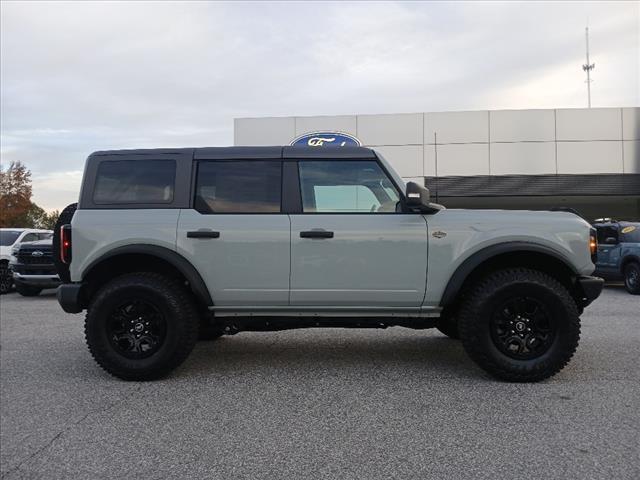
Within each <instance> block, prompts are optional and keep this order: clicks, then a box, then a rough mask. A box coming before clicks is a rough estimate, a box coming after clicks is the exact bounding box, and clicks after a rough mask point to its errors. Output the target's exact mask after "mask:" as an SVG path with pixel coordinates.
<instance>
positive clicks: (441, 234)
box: [431, 230, 447, 238]
mask: <svg viewBox="0 0 640 480" xmlns="http://www.w3.org/2000/svg"><path fill="white" fill-rule="evenodd" d="M431 235H433V236H434V237H436V238H444V237H446V236H447V233H446V232H443V231H441V230H436V231H435V232H433V233H432V234H431Z"/></svg>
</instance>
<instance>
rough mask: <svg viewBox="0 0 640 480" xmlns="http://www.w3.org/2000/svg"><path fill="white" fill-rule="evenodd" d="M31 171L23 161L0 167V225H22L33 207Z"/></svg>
mask: <svg viewBox="0 0 640 480" xmlns="http://www.w3.org/2000/svg"><path fill="white" fill-rule="evenodd" d="M31 205H32V204H31V172H30V171H29V170H28V169H27V167H26V166H25V165H23V164H22V163H21V162H11V164H10V165H9V168H7V170H6V171H3V170H2V168H1V167H0V227H23V226H25V225H21V222H23V221H24V220H25V218H26V216H27V213H28V212H29V210H30V209H31Z"/></svg>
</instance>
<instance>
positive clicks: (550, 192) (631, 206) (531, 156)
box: [234, 108, 640, 220]
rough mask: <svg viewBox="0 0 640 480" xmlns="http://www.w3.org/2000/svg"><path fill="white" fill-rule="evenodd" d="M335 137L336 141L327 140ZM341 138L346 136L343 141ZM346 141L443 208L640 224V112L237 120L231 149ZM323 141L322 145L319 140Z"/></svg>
mask: <svg viewBox="0 0 640 480" xmlns="http://www.w3.org/2000/svg"><path fill="white" fill-rule="evenodd" d="M332 134H333V137H332ZM339 134H343V135H339ZM335 138H339V139H344V138H349V139H352V140H353V142H357V143H360V144H361V145H363V146H367V147H371V148H374V149H375V150H376V151H378V152H380V153H381V154H382V155H383V156H384V157H385V158H386V159H387V160H388V161H389V162H390V163H391V165H393V166H394V168H395V169H396V170H397V171H398V173H399V174H400V175H401V176H402V177H403V178H404V179H405V180H406V181H419V182H420V183H422V182H424V183H425V184H426V186H427V187H428V188H429V189H430V190H431V194H432V197H433V198H434V199H436V198H437V201H438V202H439V203H442V204H444V205H445V206H447V207H449V208H501V209H505V208H506V209H514V208H518V209H532V210H545V209H549V208H553V207H571V208H575V209H576V210H578V211H579V212H580V213H581V214H582V215H583V216H585V217H586V218H589V219H592V218H597V217H613V218H618V219H627V220H640V108H591V109H549V110H490V111H487V110H483V111H470V112H424V113H398V114H381V115H341V116H313V117H264V118H238V119H235V123H234V143H235V144H236V145H289V144H291V143H293V142H296V141H297V142H296V144H300V143H301V141H302V142H310V143H311V145H316V146H317V147H316V148H339V147H340V145H341V144H344V143H345V142H341V143H338V144H336V142H335V141H333V140H332V139H335ZM318 139H319V140H318Z"/></svg>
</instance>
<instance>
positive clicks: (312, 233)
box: [300, 230, 333, 238]
mask: <svg viewBox="0 0 640 480" xmlns="http://www.w3.org/2000/svg"><path fill="white" fill-rule="evenodd" d="M300 238H333V232H328V231H327V230H306V231H304V232H300Z"/></svg>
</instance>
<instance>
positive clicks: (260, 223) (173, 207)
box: [54, 147, 603, 382]
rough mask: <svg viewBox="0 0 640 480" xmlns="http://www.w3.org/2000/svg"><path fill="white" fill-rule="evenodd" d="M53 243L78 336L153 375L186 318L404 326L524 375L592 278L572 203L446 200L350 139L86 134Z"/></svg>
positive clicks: (101, 354)
mask: <svg viewBox="0 0 640 480" xmlns="http://www.w3.org/2000/svg"><path fill="white" fill-rule="evenodd" d="M54 252H55V255H56V258H55V259H54V260H55V261H56V263H57V265H58V272H59V274H60V277H61V278H62V280H63V281H64V284H63V285H62V286H61V287H60V288H59V289H58V299H59V302H60V304H61V305H62V308H63V309H64V310H65V311H67V312H70V313H78V312H81V311H86V317H85V332H86V340H87V343H88V347H89V350H90V352H91V354H92V355H93V357H94V358H95V360H96V361H97V363H98V364H99V365H100V366H101V367H102V368H104V369H105V370H106V371H107V372H109V373H111V374H112V375H115V376H117V377H120V378H123V379H128V380H148V379H154V378H159V377H161V376H163V375H166V374H167V373H168V372H170V371H171V370H173V369H174V368H175V367H177V366H178V365H179V364H180V363H182V362H183V361H184V360H185V359H186V358H187V356H188V355H189V353H190V352H191V350H192V349H193V347H194V345H195V343H196V340H197V339H198V336H199V335H200V336H206V337H209V338H211V337H216V336H219V335H222V334H235V333H238V332H241V331H247V330H250V331H272V330H282V329H290V328H304V327H360V328H366V327H370V328H387V327H393V326H402V327H408V328H415V329H423V328H432V327H433V328H438V329H439V330H440V331H441V332H443V333H444V334H445V335H447V336H449V337H452V338H460V340H461V341H462V344H463V346H464V348H465V350H466V352H467V353H468V354H469V355H470V357H471V358H472V359H473V360H475V362H476V363H477V364H478V365H479V366H480V367H482V368H483V369H484V370H486V371H487V372H489V373H490V374H491V375H493V376H495V377H497V378H499V379H503V380H507V381H518V382H522V381H538V380H542V379H545V378H548V377H550V376H552V375H554V374H556V373H557V372H558V371H560V370H561V369H562V368H563V367H564V366H565V365H566V364H567V363H568V362H569V360H570V358H571V357H572V355H573V354H574V352H575V350H576V347H577V346H578V341H579V336H580V318H579V317H580V315H581V313H582V311H583V309H584V308H585V307H587V305H589V304H590V303H591V302H592V301H593V300H594V299H595V298H596V297H598V295H599V294H600V292H601V289H602V284H603V281H602V279H600V278H596V277H593V276H591V274H592V272H593V270H594V263H593V262H594V260H595V255H596V252H597V238H596V232H595V229H593V228H592V227H591V225H589V223H587V222H586V221H585V220H583V219H581V218H580V217H578V216H577V215H574V214H572V213H569V212H526V211H499V210H448V209H445V208H444V207H443V206H441V205H438V204H435V203H433V202H431V199H430V197H429V191H428V189H427V188H425V187H424V186H422V185H418V184H416V183H412V182H410V183H408V184H406V185H405V184H404V183H403V181H402V179H401V178H400V177H399V176H398V174H397V173H396V172H394V171H393V169H392V168H391V167H390V166H389V164H388V163H387V162H386V161H385V159H384V158H383V157H382V156H381V155H380V154H379V153H377V152H375V151H374V150H371V149H368V148H362V147H343V148H335V149H315V148H303V147H227V148H191V149H169V150H124V151H103V152H96V153H94V154H92V155H91V156H90V157H89V158H88V160H87V162H86V166H85V171H84V177H83V181H82V190H81V194H80V198H79V202H78V204H77V206H76V205H72V206H70V207H68V208H67V209H65V210H64V211H63V213H62V215H61V217H60V219H59V222H58V226H57V228H56V235H55V237H54ZM425 345H427V344H425Z"/></svg>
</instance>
